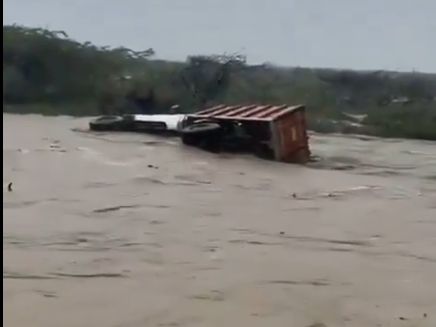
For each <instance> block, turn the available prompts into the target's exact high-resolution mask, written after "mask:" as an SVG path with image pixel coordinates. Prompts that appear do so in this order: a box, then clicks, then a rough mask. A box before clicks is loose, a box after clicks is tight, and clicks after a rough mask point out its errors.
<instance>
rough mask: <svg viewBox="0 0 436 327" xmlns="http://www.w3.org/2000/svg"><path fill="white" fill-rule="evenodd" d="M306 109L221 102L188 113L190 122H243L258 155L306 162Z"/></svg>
mask: <svg viewBox="0 0 436 327" xmlns="http://www.w3.org/2000/svg"><path fill="white" fill-rule="evenodd" d="M305 113H306V108H305V106H304V105H297V106H289V105H258V104H252V105H232V106H228V105H217V106H213V107H210V108H207V109H204V110H201V111H199V112H196V113H194V114H189V115H187V126H189V125H195V124H196V123H199V122H201V123H203V124H204V123H207V122H209V123H214V124H219V125H220V126H223V127H226V126H230V125H232V126H239V127H241V128H242V129H243V130H244V131H245V133H246V134H247V135H248V136H249V142H248V143H247V144H249V145H250V150H251V152H254V153H255V154H256V155H258V156H261V157H264V158H268V159H272V160H276V161H282V162H294V163H306V162H307V161H309V158H310V149H309V140H308V133H307V126H306V115H305ZM233 130H234V128H233V127H232V131H233ZM220 135H222V133H221V134H220ZM220 137H221V136H220ZM222 139H223V138H222V137H221V138H220V140H222Z"/></svg>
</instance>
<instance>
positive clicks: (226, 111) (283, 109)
mask: <svg viewBox="0 0 436 327" xmlns="http://www.w3.org/2000/svg"><path fill="white" fill-rule="evenodd" d="M300 107H301V106H288V105H258V104H250V105H233V106H227V105H218V106H214V107H211V108H207V109H205V110H202V111H199V112H197V113H195V114H190V115H188V116H189V117H190V118H199V119H200V118H201V119H204V118H214V119H225V120H258V121H273V120H276V119H280V117H282V116H284V115H287V114H289V113H291V112H294V111H295V110H297V109H299V108H300Z"/></svg>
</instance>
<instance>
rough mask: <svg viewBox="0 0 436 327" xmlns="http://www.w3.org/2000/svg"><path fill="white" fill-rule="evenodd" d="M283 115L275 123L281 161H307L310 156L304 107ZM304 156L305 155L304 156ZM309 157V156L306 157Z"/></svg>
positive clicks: (278, 155)
mask: <svg viewBox="0 0 436 327" xmlns="http://www.w3.org/2000/svg"><path fill="white" fill-rule="evenodd" d="M300 109H301V110H298V111H296V112H295V113H294V114H288V115H286V116H282V117H281V119H279V120H277V121H276V122H275V123H274V124H275V125H276V128H275V130H276V133H278V136H277V137H276V139H278V142H279V145H278V146H277V148H278V149H279V150H278V151H279V153H278V154H277V157H278V160H280V161H307V160H308V159H309V158H308V156H310V151H309V142H308V137H307V127H306V121H305V112H304V108H300ZM302 156H303V157H302ZM304 157H307V158H304Z"/></svg>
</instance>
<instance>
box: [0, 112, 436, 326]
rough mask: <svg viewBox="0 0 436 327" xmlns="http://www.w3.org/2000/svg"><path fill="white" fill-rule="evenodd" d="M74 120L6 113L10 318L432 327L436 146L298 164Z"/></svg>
mask: <svg viewBox="0 0 436 327" xmlns="http://www.w3.org/2000/svg"><path fill="white" fill-rule="evenodd" d="M86 125H87V119H73V118H67V117H57V118H47V117H41V116H36V115H35V116H32V115H29V116H18V115H6V114H4V115H3V185H4V186H3V313H4V317H3V322H4V325H5V326H6V327H25V326H26V327H148V326H150V327H154V326H161V327H162V326H165V327H170V326H171V327H185V326H186V327H188V326H189V327H191V326H192V327H200V326H201V327H224V326H226V327H227V326H228V327H244V326H247V327H248V326H249V327H258V326H259V327H260V326H265V327H275V326H278V327H294V326H295V327H308V326H311V325H313V326H316V323H318V326H327V327H330V326H334V327H341V326H353V327H372V326H382V327H389V326H420V327H421V326H425V327H427V326H428V327H429V326H432V327H434V326H436V143H432V142H420V141H403V140H381V139H377V138H369V137H357V136H351V137H343V136H334V135H333V136H323V135H317V134H313V135H312V136H311V147H312V151H313V152H314V154H316V155H318V156H319V157H320V158H321V161H320V162H318V163H313V164H311V165H309V166H308V167H303V166H297V165H287V164H281V163H275V162H268V161H263V160H260V159H256V158H252V157H250V156H236V155H214V154H209V153H204V152H201V151H199V150H196V149H192V148H186V147H184V146H182V145H180V144H179V142H178V140H177V139H162V138H158V137H152V136H146V135H133V134H91V133H86V132H79V131H77V130H76V131H74V129H75V128H86ZM10 182H12V183H13V184H12V191H11V192H9V191H8V190H7V185H8V183H10ZM322 324H324V325H322Z"/></svg>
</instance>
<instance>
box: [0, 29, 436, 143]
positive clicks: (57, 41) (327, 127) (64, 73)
mask: <svg viewBox="0 0 436 327" xmlns="http://www.w3.org/2000/svg"><path fill="white" fill-rule="evenodd" d="M137 99H143V100H144V99H146V101H148V102H147V103H148V107H149V110H152V111H154V112H167V111H168V110H169V108H170V107H171V105H173V104H179V105H180V108H181V110H182V111H184V112H189V111H195V110H197V109H200V108H202V107H204V106H205V105H208V104H212V103H229V104H232V103H289V104H300V103H304V104H306V105H307V107H308V117H309V123H310V127H311V128H313V129H315V130H317V131H321V132H344V133H354V132H359V133H366V134H373V135H381V136H387V137H406V138H420V139H429V140H436V75H434V74H423V73H395V72H357V71H349V70H347V71H338V70H330V69H309V68H283V67H276V66H273V65H269V64H265V65H257V66H250V65H247V64H246V61H245V58H244V57H243V56H237V55H230V56H228V55H225V56H193V57H189V58H188V59H187V60H186V62H183V63H182V62H168V61H163V60H157V59H155V53H154V51H153V50H152V49H148V50H146V51H142V52H135V51H132V50H130V49H126V48H115V49H114V48H109V47H97V46H95V45H93V44H91V43H78V42H76V41H74V40H71V39H69V38H68V36H67V35H66V34H65V33H64V32H62V31H60V32H56V31H47V30H44V29H32V28H26V27H22V26H15V25H14V26H3V111H4V112H5V111H7V112H14V113H42V114H66V115H76V116H84V115H89V116H91V115H98V114H101V113H109V112H126V111H132V110H135V106H137V104H138V101H136V100H137ZM344 113H347V115H345V114H344ZM348 114H353V116H349V115H348ZM355 115H365V116H364V118H363V120H362V119H360V120H358V119H357V118H350V117H354V116H355ZM353 121H354V123H352V122H353ZM357 121H358V122H359V123H356V122H357Z"/></svg>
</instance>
